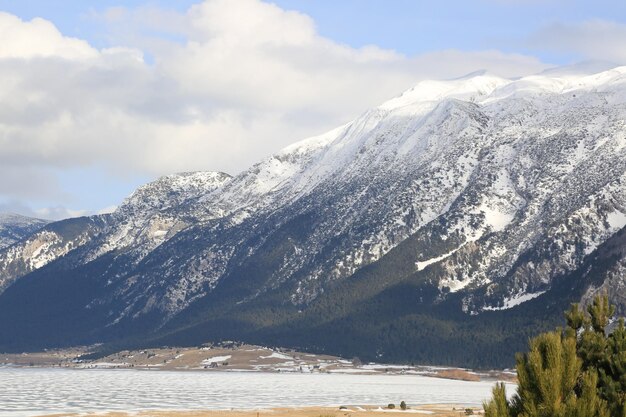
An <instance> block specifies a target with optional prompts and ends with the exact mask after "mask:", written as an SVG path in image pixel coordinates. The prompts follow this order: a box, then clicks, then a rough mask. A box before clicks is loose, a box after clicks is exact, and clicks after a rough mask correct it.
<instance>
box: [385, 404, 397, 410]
mask: <svg viewBox="0 0 626 417" xmlns="http://www.w3.org/2000/svg"><path fill="white" fill-rule="evenodd" d="M387 408H388V409H390V410H393V409H394V408H396V405H395V404H389V405H387Z"/></svg>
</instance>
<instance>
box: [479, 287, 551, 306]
mask: <svg viewBox="0 0 626 417" xmlns="http://www.w3.org/2000/svg"><path fill="white" fill-rule="evenodd" d="M544 293H545V291H539V292H534V293H529V294H517V295H514V296H513V297H510V298H505V299H504V304H503V305H502V306H501V307H491V306H485V307H483V310H484V311H499V310H508V309H509V308H513V307H515V306H518V305H520V304H522V303H525V302H526V301H530V300H532V299H534V298H537V297H539V296H540V295H542V294H544Z"/></svg>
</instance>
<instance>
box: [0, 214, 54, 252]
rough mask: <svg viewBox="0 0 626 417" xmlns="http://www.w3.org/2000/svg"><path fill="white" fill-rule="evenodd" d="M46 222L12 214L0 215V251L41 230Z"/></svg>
mask: <svg viewBox="0 0 626 417" xmlns="http://www.w3.org/2000/svg"><path fill="white" fill-rule="evenodd" d="M47 223H48V222H47V221H46V220H41V219H34V218H32V217H25V216H20V215H19V214H13V213H0V249H4V248H6V247H7V246H11V245H12V244H14V243H15V242H17V241H19V240H21V239H23V238H24V237H26V236H28V235H31V234H33V233H34V232H36V231H37V230H39V229H41V228H42V227H43V226H45V225H46V224H47Z"/></svg>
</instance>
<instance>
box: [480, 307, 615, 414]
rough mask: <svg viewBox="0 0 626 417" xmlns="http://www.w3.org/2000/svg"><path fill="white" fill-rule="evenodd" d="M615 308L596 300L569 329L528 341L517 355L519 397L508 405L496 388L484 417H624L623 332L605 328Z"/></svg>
mask: <svg viewBox="0 0 626 417" xmlns="http://www.w3.org/2000/svg"><path fill="white" fill-rule="evenodd" d="M614 311H615V308H614V307H613V306H611V305H610V304H609V301H608V297H606V296H603V297H596V298H595V299H594V301H593V303H592V304H591V305H589V306H588V308H587V314H585V312H584V311H582V310H581V309H580V308H579V306H578V304H573V305H572V307H571V308H570V310H569V311H568V312H566V313H565V318H566V320H567V327H566V329H565V331H562V330H560V329H558V330H556V331H554V332H549V333H544V334H541V335H539V336H537V337H536V338H534V339H532V340H531V341H530V346H529V347H530V349H529V351H528V353H525V354H519V353H518V354H517V356H516V362H517V366H516V367H517V376H518V388H517V393H516V394H515V395H514V396H513V398H512V399H511V400H510V401H509V400H508V399H507V396H506V390H505V386H504V384H497V385H496V386H495V387H494V389H493V397H492V399H491V400H490V401H488V402H486V403H485V404H484V408H485V416H486V417H609V416H611V417H626V328H625V327H624V321H623V319H620V321H619V324H618V326H617V327H616V328H615V329H614V330H613V332H612V333H611V334H610V335H608V336H607V335H606V333H605V329H606V327H607V325H608V324H609V319H610V317H611V316H612V315H613V313H614Z"/></svg>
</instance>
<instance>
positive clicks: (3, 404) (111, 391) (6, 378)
mask: <svg viewBox="0 0 626 417" xmlns="http://www.w3.org/2000/svg"><path fill="white" fill-rule="evenodd" d="M492 386H493V382H464V381H453V380H446V379H439V378H427V377H423V376H415V375H354V374H347V375H346V374H287V373H254V372H175V371H148V370H146V371H139V370H107V369H93V370H88V369H85V370H77V369H32V368H28V369H24V368H0V415H1V416H3V417H18V416H20V417H21V416H33V415H40V414H52V413H60V412H88V411H103V410H127V411H137V410H149V409H163V410H165V409H177V410H192V409H230V408H238V409H250V408H269V407H282V406H296V407H297V406H324V405H328V406H338V405H342V404H356V405H358V404H372V405H374V404H381V405H382V404H388V403H391V402H393V403H396V404H399V403H400V401H402V400H404V401H406V402H407V404H409V405H417V404H428V403H459V404H468V405H479V404H481V402H482V400H483V399H486V398H487V397H489V395H490V392H491V388H492ZM509 391H512V388H509Z"/></svg>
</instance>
